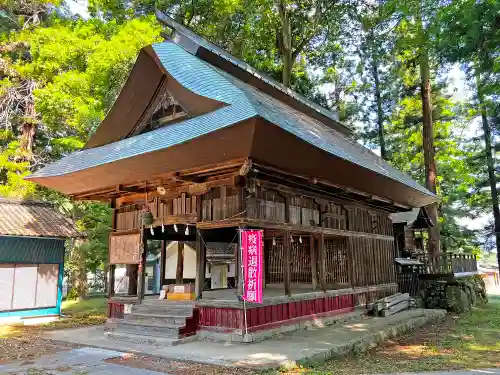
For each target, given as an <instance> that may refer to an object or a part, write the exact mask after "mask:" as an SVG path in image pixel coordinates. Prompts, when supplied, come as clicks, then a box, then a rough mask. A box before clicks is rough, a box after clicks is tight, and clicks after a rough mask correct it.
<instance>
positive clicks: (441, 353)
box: [266, 297, 500, 375]
mask: <svg viewBox="0 0 500 375" xmlns="http://www.w3.org/2000/svg"><path fill="white" fill-rule="evenodd" d="M495 367H500V298H499V297H493V298H491V299H490V303H488V304H485V305H480V306H476V307H475V308H473V310H472V311H471V312H470V313H467V314H462V315H461V316H456V315H453V314H449V315H448V316H447V318H446V320H445V321H444V322H439V323H436V324H433V325H430V326H426V327H424V328H422V329H420V330H417V331H416V332H413V333H408V334H406V335H405V336H402V337H399V338H397V339H394V340H392V341H389V342H387V343H385V344H384V345H382V346H380V347H378V348H376V349H374V350H372V351H370V352H368V353H365V354H361V355H359V356H351V357H346V358H341V359H332V360H329V361H327V362H325V363H323V364H320V365H316V366H312V367H306V368H300V369H296V370H294V371H291V372H288V374H309V375H313V374H314V375H326V374H338V375H354V374H377V373H378V374H381V373H395V372H415V371H443V370H444V371H446V370H458V369H473V368H495ZM266 374H268V375H271V374H278V372H274V373H273V372H267V373H266Z"/></svg>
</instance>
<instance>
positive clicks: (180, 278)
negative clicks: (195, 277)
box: [175, 241, 184, 284]
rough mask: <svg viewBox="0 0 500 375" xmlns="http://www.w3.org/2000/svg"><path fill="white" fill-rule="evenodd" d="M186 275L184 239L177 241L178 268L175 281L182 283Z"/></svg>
mask: <svg viewBox="0 0 500 375" xmlns="http://www.w3.org/2000/svg"><path fill="white" fill-rule="evenodd" d="M183 276H184V241H178V242H177V269H176V272H175V283H176V284H182V283H183V282H184V281H183Z"/></svg>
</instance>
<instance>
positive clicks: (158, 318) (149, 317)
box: [125, 312, 190, 326]
mask: <svg viewBox="0 0 500 375" xmlns="http://www.w3.org/2000/svg"><path fill="white" fill-rule="evenodd" d="M187 318H190V317H187V316H185V315H168V314H148V313H135V312H134V313H131V314H126V315H125V321H127V322H137V323H146V324H149V323H151V324H160V325H161V324H164V325H175V326H185V325H186V319H187Z"/></svg>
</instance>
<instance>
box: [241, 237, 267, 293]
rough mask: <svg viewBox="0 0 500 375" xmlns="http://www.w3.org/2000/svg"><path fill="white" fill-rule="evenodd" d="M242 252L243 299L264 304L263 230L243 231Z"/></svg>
mask: <svg viewBox="0 0 500 375" xmlns="http://www.w3.org/2000/svg"><path fill="white" fill-rule="evenodd" d="M241 252H242V260H243V275H244V279H243V281H244V284H243V288H244V289H243V299H244V300H245V301H247V302H254V303H262V298H263V291H262V283H263V277H264V275H263V273H262V271H263V267H262V262H263V259H262V253H263V243H262V230H242V231H241Z"/></svg>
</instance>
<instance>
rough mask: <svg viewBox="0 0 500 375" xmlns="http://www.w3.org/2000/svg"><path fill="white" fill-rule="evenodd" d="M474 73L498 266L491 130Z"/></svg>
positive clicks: (499, 217) (499, 218)
mask: <svg viewBox="0 0 500 375" xmlns="http://www.w3.org/2000/svg"><path fill="white" fill-rule="evenodd" d="M475 73H476V90H477V99H478V101H479V110H480V112H481V121H482V125H483V132H484V146H485V149H484V151H485V154H486V166H487V168H488V180H489V183H490V191H491V204H492V206H493V219H494V226H495V227H494V231H495V242H496V248H497V262H498V265H499V266H500V209H499V207H498V191H497V179H496V176H495V163H494V160H493V155H492V147H491V128H490V124H489V121H488V115H487V111H486V106H485V103H484V94H483V91H482V84H481V74H480V72H479V71H478V69H477V68H476V70H475Z"/></svg>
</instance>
